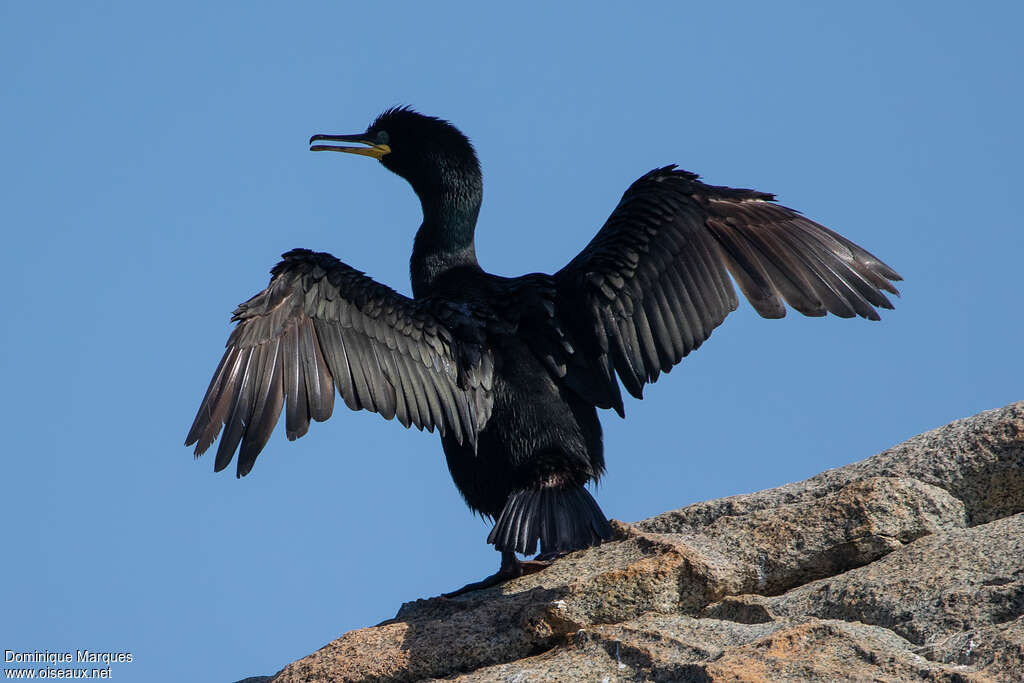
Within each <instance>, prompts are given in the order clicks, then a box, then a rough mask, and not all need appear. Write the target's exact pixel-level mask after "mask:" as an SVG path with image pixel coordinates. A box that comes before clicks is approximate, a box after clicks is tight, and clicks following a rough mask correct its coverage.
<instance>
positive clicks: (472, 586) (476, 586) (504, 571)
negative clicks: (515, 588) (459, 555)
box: [441, 550, 537, 598]
mask: <svg viewBox="0 0 1024 683" xmlns="http://www.w3.org/2000/svg"><path fill="white" fill-rule="evenodd" d="M534 571H537V570H536V569H534ZM530 573H532V572H530ZM522 575H523V565H522V564H521V563H520V562H519V560H517V559H516V554H515V553H513V552H510V551H507V550H503V551H501V566H500V567H498V571H497V572H496V573H494V574H491V575H490V576H488V577H487V578H486V579H484V580H482V581H476V582H474V583H467V584H466V585H465V586H463V587H462V588H460V589H459V590H457V591H452V592H451V593H442V594H441V596H442V597H445V598H454V597H455V596H456V595H462V594H463V593H468V592H469V591H475V590H480V589H482V588H490V587H491V586H497V585H498V584H499V583H505V582H506V581H508V580H509V579H515V578H517V577H520V576H522Z"/></svg>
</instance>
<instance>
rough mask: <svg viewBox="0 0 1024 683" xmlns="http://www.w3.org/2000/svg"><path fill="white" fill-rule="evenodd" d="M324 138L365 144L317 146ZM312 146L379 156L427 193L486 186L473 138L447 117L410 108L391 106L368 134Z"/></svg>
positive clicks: (339, 137)
mask: <svg viewBox="0 0 1024 683" xmlns="http://www.w3.org/2000/svg"><path fill="white" fill-rule="evenodd" d="M321 142H344V143H355V144H356V145H362V146H348V145H325V144H314V143H321ZM309 144H310V148H309V149H310V150H311V151H314V152H323V151H329V152H348V153H350V154H361V155H363V156H368V157H373V158H374V159H377V160H379V161H380V162H381V163H382V164H384V166H385V167H386V168H387V169H388V170H390V171H393V172H394V173H397V174H398V175H400V176H402V177H403V178H405V179H406V180H408V181H409V183H410V184H411V185H412V186H413V189H415V190H416V192H417V193H418V194H420V196H421V197H422V196H423V193H424V192H425V191H426V192H434V193H436V192H444V191H446V190H449V191H450V190H451V189H453V188H454V187H457V186H459V185H467V186H475V187H477V188H478V187H479V184H480V164H479V162H478V161H477V158H476V152H475V151H474V149H473V145H472V144H471V143H470V141H469V139H468V138H467V137H466V136H465V135H463V134H462V132H461V131H459V129H458V128H456V127H455V126H453V125H452V124H450V123H448V122H447V121H444V120H442V119H439V118H435V117H433V116H425V115H423V114H420V113H419V112H416V111H413V110H412V109H410V108H409V107H395V108H392V109H388V110H387V111H385V112H384V113H383V114H381V115H380V116H378V117H377V119H376V120H375V121H374V122H373V123H371V124H370V127H369V128H367V129H366V131H365V132H363V133H356V134H355V135H314V136H313V137H311V138H310V139H309ZM467 189H468V187H467Z"/></svg>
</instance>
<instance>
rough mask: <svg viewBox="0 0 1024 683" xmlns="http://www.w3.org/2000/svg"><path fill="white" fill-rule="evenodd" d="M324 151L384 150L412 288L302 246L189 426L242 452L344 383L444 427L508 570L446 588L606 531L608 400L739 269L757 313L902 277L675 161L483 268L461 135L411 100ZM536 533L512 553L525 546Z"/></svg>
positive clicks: (606, 535)
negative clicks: (548, 251) (526, 266)
mask: <svg viewBox="0 0 1024 683" xmlns="http://www.w3.org/2000/svg"><path fill="white" fill-rule="evenodd" d="M309 144H310V150H311V151H316V152H320V151H331V152H343V153H348V154H355V155H362V156H365V157H368V158H370V159H375V160H377V161H378V162H379V163H380V164H382V165H383V166H384V167H385V168H386V169H388V170H389V171H391V172H393V173H395V174H397V175H398V176H400V177H402V178H404V179H405V180H406V181H408V183H409V184H410V185H411V186H412V189H413V191H414V192H415V193H416V195H417V196H418V198H419V200H420V203H421V205H422V211H423V222H422V224H421V225H420V226H419V228H418V230H417V231H416V233H415V237H414V239H413V246H412V256H411V258H410V264H409V270H410V279H411V285H412V296H411V297H407V296H405V295H403V294H400V293H398V292H396V291H394V290H393V289H391V288H389V287H388V286H386V285H384V284H381V283H379V282H376V281H375V280H373V279H372V278H370V277H368V276H366V275H365V274H364V273H362V272H361V271H359V270H356V269H355V268H353V267H351V266H349V265H347V264H346V263H343V262H342V261H341V260H339V259H337V258H336V257H334V256H332V255H330V254H328V253H324V252H315V251H311V250H308V249H293V250H292V251H289V252H287V253H285V254H283V255H282V257H281V259H282V260H281V261H280V262H279V263H278V264H277V265H276V266H274V267H273V269H272V270H271V271H270V272H271V277H270V282H269V285H268V286H267V288H266V289H264V290H263V291H261V292H259V293H258V294H256V295H255V296H253V297H252V298H250V299H249V300H248V301H246V302H244V303H242V304H241V305H239V306H238V307H237V308H236V309H235V311H234V314H233V316H232V321H234V322H235V323H237V324H236V326H235V327H234V328H233V331H232V332H231V334H230V336H229V338H228V341H227V344H226V350H225V352H224V354H223V357H222V358H221V361H220V364H219V365H218V366H217V368H216V370H215V372H214V374H213V378H212V380H211V381H210V384H209V387H208V389H207V391H206V394H205V395H204V397H203V399H202V402H201V404H200V406H199V410H198V413H197V415H196V418H195V421H194V422H193V424H192V427H191V429H190V430H189V432H188V437H187V438H186V441H185V445H186V446H192V445H194V446H195V457H197V458H198V457H199V456H200V455H202V454H203V452H205V451H206V450H207V449H208V448H209V447H210V446H211V445H212V444H213V442H214V441H215V440H216V439H217V437H218V434H219V433H220V432H221V430H222V429H223V435H221V437H220V443H219V445H218V448H217V451H216V456H215V460H214V470H215V471H221V470H223V469H225V468H226V467H227V466H228V465H229V464H230V463H231V461H232V459H233V458H234V457H235V454H236V452H237V470H236V475H237V476H238V477H243V476H245V475H246V474H248V473H249V471H250V470H251V469H252V467H253V464H254V463H255V461H256V458H257V456H258V455H259V454H260V452H261V451H262V450H263V448H264V446H265V445H266V443H267V440H268V439H269V437H270V435H271V433H272V431H273V430H274V428H275V426H276V424H277V423H278V421H279V418H280V415H281V413H282V412H284V414H285V433H286V435H287V437H288V439H289V440H294V439H297V438H299V437H301V436H303V435H304V434H306V432H307V431H308V429H309V426H310V421H311V420H313V421H323V420H326V419H328V418H329V417H330V416H331V414H332V412H333V410H334V405H335V397H336V395H337V396H340V397H341V399H342V401H343V402H344V404H345V405H346V406H348V407H349V408H351V409H352V410H369V411H373V412H376V413H379V414H380V415H381V416H382V417H384V418H385V419H389V420H390V419H392V418H394V419H397V420H398V422H400V423H401V424H402V425H403V426H405V427H407V428H408V427H410V426H415V427H416V428H418V429H420V430H421V431H422V430H423V429H426V430H428V431H430V432H433V431H435V430H436V431H437V432H438V433H439V435H440V439H441V447H442V450H443V452H444V455H445V458H446V460H447V464H448V468H449V471H450V473H451V476H452V479H453V481H454V483H455V486H456V488H457V489H458V491H459V492H460V493H461V495H462V497H463V499H464V500H465V502H466V504H467V505H468V506H469V508H470V509H471V510H473V511H474V512H476V513H479V514H481V515H483V516H484V517H486V518H487V519H489V520H491V521H492V522H493V527H492V528H491V531H490V533H489V535H488V536H487V542H488V543H489V544H491V545H493V546H494V548H495V549H496V550H497V551H498V552H500V553H501V560H500V565H499V569H498V571H497V572H496V573H495V574H493V575H491V576H489V577H487V578H485V579H483V580H482V581H476V582H473V583H470V584H467V585H466V586H464V587H462V588H460V589H458V590H456V591H453V592H451V593H447V594H445V595H446V596H448V597H454V596H457V595H461V594H463V593H466V592H469V591H473V590H478V589H482V588H487V587H490V586H494V585H497V584H500V583H503V582H504V581H506V580H508V579H511V578H514V577H517V576H520V575H522V574H523V573H524V571H534V570H537V569H538V568H543V567H544V566H546V565H547V564H549V563H550V562H551V561H552V560H553V559H555V558H557V557H559V556H561V555H564V554H566V553H569V552H572V551H575V550H580V549H584V548H588V547H592V546H596V545H599V544H600V543H602V542H603V541H607V540H609V539H610V538H612V536H613V531H612V527H611V525H610V523H609V521H608V519H607V518H606V516H605V514H604V513H603V512H602V510H601V508H600V507H599V506H598V504H597V502H596V501H595V499H594V497H593V496H592V495H591V493H590V492H589V491H588V490H587V488H586V486H587V485H588V484H589V483H591V482H597V481H598V479H599V478H600V477H601V476H602V475H603V474H604V472H605V457H604V452H603V445H602V434H601V423H600V421H599V418H598V409H601V410H614V411H615V412H616V413H617V414H618V415H619V416H620V417H625V412H624V405H623V396H622V388H625V390H626V391H627V392H628V393H629V394H630V395H631V396H634V397H636V398H637V399H639V398H642V396H643V389H644V386H645V385H647V384H650V383H652V382H654V381H656V380H657V379H658V378H659V377H660V376H661V374H662V373H668V372H669V371H670V370H671V369H672V368H673V366H675V365H676V364H678V363H679V362H680V361H681V360H682V359H683V358H684V357H686V356H687V355H688V354H689V353H691V352H692V351H694V350H696V349H697V348H699V347H700V346H701V344H703V343H704V342H705V341H706V340H707V339H708V338H709V337H710V336H711V333H712V331H713V330H714V329H715V328H716V327H718V325H720V324H721V323H722V322H723V321H724V320H725V318H726V316H727V315H728V314H729V313H730V312H732V311H733V310H735V309H736V308H737V306H738V303H739V300H738V297H737V293H736V289H735V287H734V286H733V284H732V283H733V281H735V283H736V285H738V286H739V289H740V291H741V292H742V293H743V295H744V296H745V298H746V299H747V300H748V301H749V302H750V304H751V305H752V306H753V308H754V310H755V311H756V312H757V313H758V314H760V315H761V316H762V317H764V318H781V317H783V316H785V314H786V310H787V308H786V306H787V304H788V306H789V307H791V308H793V309H795V310H796V311H798V312H799V313H802V314H803V315H806V316H825V315H826V314H828V313H832V314H833V315H836V316H838V317H841V318H852V317H855V316H859V317H862V318H866V319H869V320H878V319H879V315H878V310H877V309H891V308H892V307H893V305H892V303H891V301H890V300H889V298H888V297H886V295H885V292H888V293H890V294H894V295H897V296H898V295H899V291H898V290H897V289H896V287H895V286H894V284H893V283H895V282H897V281H900V280H902V278H901V277H900V275H899V274H897V273H896V272H895V271H894V270H893V269H892V268H891V267H889V266H888V265H886V264H885V263H883V262H882V261H881V260H879V259H878V258H877V257H875V256H873V255H872V254H871V253H869V252H868V251H866V250H865V249H863V248H862V247H860V246H858V245H857V244H854V243H853V242H852V241H850V240H849V239H847V238H845V237H843V236H841V235H839V234H838V233H836V232H833V231H832V230H830V229H829V228H827V227H825V226H823V225H820V224H819V223H816V222H814V221H812V220H810V219H808V218H806V217H804V216H803V215H802V214H801V213H799V212H797V211H795V210H793V209H789V208H787V207H785V206H783V205H781V204H779V203H777V202H776V201H775V196H774V195H772V194H768V193H765V192H759V191H756V190H750V189H736V188H731V187H725V186H715V185H708V184H705V183H703V182H702V181H701V180H700V178H699V176H698V175H696V174H694V173H690V172H688V171H684V170H681V169H679V168H678V167H677V166H675V165H669V166H664V167H662V168H657V169H654V170H652V171H650V172H649V173H646V174H644V175H643V176H641V177H640V178H639V179H637V180H636V181H635V182H634V183H633V184H632V185H630V187H629V188H628V189H627V190H626V191H625V193H624V194H623V196H622V198H621V200H620V201H619V203H618V205H617V206H616V207H615V208H614V209H613V211H612V212H611V215H610V216H609V218H608V219H607V221H606V222H605V223H604V225H603V226H601V228H600V229H599V230H598V231H597V234H596V235H595V236H594V238H593V239H592V240H591V241H590V242H589V243H588V244H587V245H586V246H585V247H584V248H583V249H582V251H580V252H579V253H578V254H577V255H576V256H575V257H574V258H572V260H570V261H569V262H568V263H567V264H566V265H565V266H564V267H563V268H562V269H561V270H559V271H558V272H556V273H554V274H544V273H531V274H527V275H523V276H520V277H503V276H499V275H494V274H491V273H488V272H487V271H485V270H484V269H483V268H482V267H481V266H480V264H479V262H478V260H477V255H476V249H475V243H474V235H475V231H476V224H477V217H478V215H479V212H480V206H481V200H482V196H483V183H482V175H481V170H480V164H479V161H478V158H477V154H476V151H475V149H474V147H473V144H472V143H471V142H470V140H469V139H468V138H467V137H466V136H465V135H464V134H463V133H462V132H461V131H460V130H458V129H457V128H456V127H455V126H454V125H452V124H451V123H449V122H448V121H446V120H443V119H441V118H437V117H433V116H427V115H424V114H421V113H419V112H417V111H415V110H413V109H412V108H410V107H408V106H402V107H393V108H390V109H388V110H386V111H384V112H383V113H382V114H381V115H380V116H378V117H377V118H376V120H374V121H373V122H372V123H371V124H370V125H369V127H368V128H367V129H366V130H365V131H364V132H362V133H357V134H354V135H325V134H317V135H314V136H312V137H311V138H310V141H309ZM538 544H539V548H540V551H539V554H538V555H537V557H536V558H535V560H531V561H525V562H521V561H520V560H519V559H518V557H517V555H524V556H529V555H533V554H535V553H537V548H538Z"/></svg>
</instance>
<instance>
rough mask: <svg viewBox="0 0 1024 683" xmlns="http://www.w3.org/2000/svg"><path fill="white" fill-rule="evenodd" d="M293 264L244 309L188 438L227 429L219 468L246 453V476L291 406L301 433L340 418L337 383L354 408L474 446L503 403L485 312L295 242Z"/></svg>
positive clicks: (189, 441)
mask: <svg viewBox="0 0 1024 683" xmlns="http://www.w3.org/2000/svg"><path fill="white" fill-rule="evenodd" d="M283 259H284V260H282V261H281V263H279V264H278V265H277V266H276V267H275V268H274V269H273V270H272V271H271V273H272V277H271V281H270V284H269V285H268V287H267V288H266V289H265V290H264V291H262V292H260V293H259V294H257V295H256V296H254V297H253V298H251V299H250V300H249V301H247V302H245V303H244V304H242V305H241V306H239V307H238V308H237V309H236V310H235V314H234V317H233V320H235V321H236V322H237V323H238V324H237V326H236V327H235V329H234V330H233V331H232V333H231V336H230V337H229V339H228V343H227V349H226V350H225V352H224V355H223V357H222V358H221V361H220V364H219V365H218V366H217V369H216V371H215V372H214V375H213V379H212V380H211V382H210V385H209V387H208V388H207V391H206V394H205V396H204V398H203V400H202V402H201V404H200V407H199V412H198V414H197V415H196V418H195V421H194V422H193V424H192V427H191V429H190V430H189V433H188V436H187V438H186V442H185V445H187V446H191V445H193V444H194V445H195V447H196V449H195V452H196V455H197V456H199V455H201V454H202V453H203V452H205V451H206V450H207V449H208V448H209V447H210V446H211V445H212V444H213V442H214V441H215V440H216V439H217V435H218V434H219V433H220V431H221V429H222V428H223V430H224V433H223V435H222V437H221V441H220V444H219V445H218V448H217V456H216V459H215V462H214V469H215V470H217V471H220V470H222V469H224V468H225V467H227V466H228V465H229V464H230V463H231V460H232V459H233V458H234V455H235V453H236V452H237V453H238V465H237V467H238V476H240V477H241V476H245V475H246V474H247V473H248V472H249V471H250V470H251V469H252V466H253V464H254V463H255V461H256V458H257V457H258V455H259V453H260V452H261V451H262V450H263V448H264V447H265V446H266V444H267V441H268V439H269V438H270V435H271V433H272V432H273V429H274V427H275V425H276V424H277V422H278V420H279V419H280V415H281V412H282V411H284V412H285V431H286V434H287V436H288V438H289V439H296V438H298V437H300V436H302V435H304V434H305V433H306V432H307V431H308V429H309V423H310V420H311V419H312V420H316V421H323V420H326V419H327V418H329V417H330V416H331V414H332V413H333V412H334V396H335V390H337V392H338V393H339V394H340V395H341V397H342V399H343V400H344V401H345V405H347V406H348V407H349V408H352V409H354V410H359V409H366V410H370V411H373V412H377V413H380V414H381V415H382V416H383V417H385V418H387V419H391V418H392V417H397V418H398V421H399V422H401V423H402V424H403V425H404V426H406V427H408V426H410V425H416V426H417V427H418V428H420V429H427V430H429V431H433V430H434V429H437V430H439V431H440V433H441V434H442V435H444V434H451V435H453V436H454V437H455V439H456V440H457V441H458V442H459V443H463V442H464V440H466V441H468V442H469V444H470V445H471V446H473V447H474V448H475V445H476V437H477V433H478V432H479V430H481V429H482V428H483V427H484V425H486V423H487V419H488V418H489V416H490V411H491V406H492V402H493V399H492V396H491V393H490V387H491V386H492V379H491V375H492V373H493V370H494V363H493V359H492V358H491V353H492V352H491V350H490V349H489V348H488V347H486V346H485V345H484V344H485V342H484V340H485V338H486V334H485V330H484V328H485V327H486V322H485V320H484V319H483V317H480V318H478V317H474V316H475V315H476V314H475V313H474V312H473V310H472V309H471V308H469V307H465V306H459V307H456V306H453V305H451V304H447V303H446V302H443V301H431V300H413V299H409V298H408V297H404V296H402V295H400V294H398V293H396V292H394V291H392V290H391V289H389V288H387V287H385V286H383V285H381V284H379V283H377V282H374V281H373V280H372V279H370V278H368V277H366V276H365V275H363V274H362V273H360V272H359V271H356V270H354V269H352V268H350V267H349V266H347V265H345V264H344V263H342V262H341V261H338V260H337V259H336V258H334V257H333V256H330V255H329V254H323V253H316V252H312V251H308V250H304V249H296V250H294V251H290V252H288V253H287V254H285V255H284V257H283ZM442 321H446V322H447V323H449V324H450V325H454V326H455V327H454V328H452V329H455V328H458V329H459V330H462V331H464V332H465V334H463V335H462V336H458V335H456V334H455V333H454V332H453V331H452V329H450V328H449V326H448V325H446V322H442Z"/></svg>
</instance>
